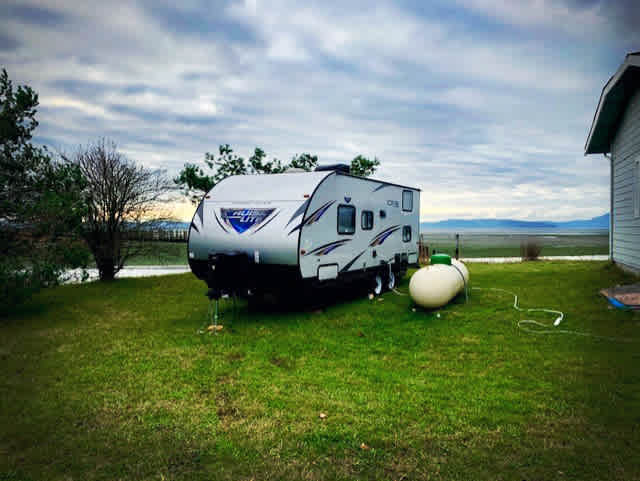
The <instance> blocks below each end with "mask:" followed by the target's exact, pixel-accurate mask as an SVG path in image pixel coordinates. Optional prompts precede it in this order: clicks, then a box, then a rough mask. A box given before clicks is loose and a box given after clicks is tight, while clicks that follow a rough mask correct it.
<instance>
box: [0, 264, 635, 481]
mask: <svg viewBox="0 0 640 481" xmlns="http://www.w3.org/2000/svg"><path fill="white" fill-rule="evenodd" d="M471 280H472V284H473V285H474V286H484V287H503V288H507V289H511V290H514V291H516V292H517V293H518V294H520V295H521V296H522V298H521V304H522V305H523V307H534V306H535V307H550V308H555V309H560V310H563V311H564V312H565V316H566V319H565V322H564V324H562V326H564V328H565V329H571V330H577V331H581V332H588V333H593V334H597V335H601V336H615V337H620V338H625V339H634V340H635V341H634V342H615V341H611V340H602V339H597V338H593V337H583V336H578V335H568V334H555V335H533V334H528V333H525V332H523V331H521V330H518V328H517V326H516V322H517V320H518V319H519V318H520V314H519V313H518V312H516V311H514V310H513V309H512V308H511V304H512V299H511V298H509V297H508V296H505V295H502V294H498V293H492V292H486V291H472V296H471V298H470V300H469V303H467V304H465V303H464V302H463V300H462V299H458V300H457V301H456V302H454V303H453V304H451V305H449V306H448V307H446V308H444V309H442V310H441V311H440V312H439V316H438V315H437V314H436V313H433V312H424V311H421V310H418V311H416V312H413V311H412V309H411V303H410V300H409V298H407V297H404V296H399V295H396V294H394V293H387V294H385V295H383V296H382V297H381V298H380V299H383V300H374V301H370V300H369V299H367V298H357V299H352V300H350V301H345V302H342V303H340V304H338V305H333V306H329V307H327V308H325V309H323V310H321V311H315V312H281V313H276V312H269V313H268V312H249V311H247V309H246V308H245V306H244V305H243V304H240V305H239V310H238V314H237V318H235V319H233V318H232V315H231V312H230V310H229V308H230V306H229V305H228V304H225V305H224V306H223V320H222V322H223V324H224V330H223V331H222V332H221V333H220V334H218V335H208V334H205V335H199V334H197V330H198V328H199V327H200V326H201V325H202V323H203V321H204V319H205V315H206V311H207V304H206V302H205V297H204V295H203V294H204V290H205V289H204V285H203V284H202V283H200V282H197V281H196V280H195V279H194V278H193V276H191V275H190V274H186V275H180V276H166V277H158V278H147V279H122V280H118V281H116V282H113V283H110V284H101V283H93V284H89V285H81V286H63V287H59V288H55V289H51V290H47V291H45V292H42V293H41V294H40V295H38V296H37V297H36V298H35V299H33V301H32V302H30V303H29V304H28V305H26V306H23V307H22V308H20V309H16V310H15V313H14V314H13V315H12V316H11V317H10V318H8V319H5V320H3V321H0V360H1V362H2V368H3V369H2V376H1V377H0V479H2V480H9V479H10V480H18V479H20V480H42V479H47V480H67V479H82V480H84V479H104V480H111V479H149V480H162V479H176V480H187V479H221V480H243V479H244V480H250V479H256V480H258V479H260V480H264V479H290V480H298V479H318V480H320V479H322V480H326V479H395V480H400V479H405V480H410V479H411V480H414V479H436V480H438V479H447V480H448V479H457V480H485V479H486V480H501V479H503V480H513V479H518V480H521V479H526V480H542V479H574V480H603V479H619V480H632V479H640V456H638V455H637V447H638V444H639V443H640V368H639V365H640V364H639V362H640V342H637V341H639V340H640V314H639V313H632V312H622V311H618V310H612V309H609V308H608V305H607V303H606V301H605V300H604V299H603V298H602V297H600V296H599V295H598V289H600V288H602V287H606V286H611V285H614V284H618V283H621V282H625V281H628V280H630V278H629V277H628V276H627V275H625V274H623V273H621V272H619V271H618V270H617V269H616V268H614V267H612V266H610V265H608V264H605V263H599V262H591V263H544V262H531V263H523V264H516V265H471ZM406 284H407V281H406V280H405V282H404V284H403V285H401V287H400V288H401V289H402V290H406V288H407V286H406ZM535 314H536V316H535V318H536V319H540V320H543V321H545V322H548V321H551V320H552V318H549V317H548V316H545V315H544V313H535ZM320 413H325V414H326V419H321V418H320V417H319V415H320ZM363 443H364V446H363Z"/></svg>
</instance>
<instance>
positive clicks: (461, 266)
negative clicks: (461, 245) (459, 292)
mask: <svg viewBox="0 0 640 481" xmlns="http://www.w3.org/2000/svg"><path fill="white" fill-rule="evenodd" d="M451 265H452V266H455V267H457V268H458V269H459V270H460V272H461V273H462V275H463V276H464V282H465V284H468V283H469V269H467V266H465V265H464V264H463V263H462V262H460V261H459V260H458V259H451Z"/></svg>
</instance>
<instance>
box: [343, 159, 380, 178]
mask: <svg viewBox="0 0 640 481" xmlns="http://www.w3.org/2000/svg"><path fill="white" fill-rule="evenodd" d="M379 165H380V161H379V160H378V158H377V157H374V158H373V159H368V158H367V157H365V156H364V155H357V156H355V157H354V158H353V160H352V161H351V166H350V168H349V170H350V172H351V174H353V175H359V176H360V177H369V176H371V175H373V174H374V173H375V171H376V170H377V169H378V166H379Z"/></svg>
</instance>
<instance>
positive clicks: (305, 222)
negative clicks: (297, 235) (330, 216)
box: [288, 200, 335, 235]
mask: <svg viewBox="0 0 640 481" xmlns="http://www.w3.org/2000/svg"><path fill="white" fill-rule="evenodd" d="M334 203H335V200H331V201H329V202H326V203H324V204H323V205H322V206H320V207H319V208H318V209H316V210H315V211H314V212H313V213H312V214H311V215H309V217H307V218H306V219H305V220H303V221H302V222H301V223H300V224H298V225H297V226H295V227H294V228H293V229H292V230H291V231H290V232H289V234H288V235H291V234H292V233H294V232H295V231H297V230H298V229H301V228H302V226H303V225H311V224H313V223H314V222H318V221H319V220H320V217H322V216H323V214H324V213H325V212H326V211H327V210H328V209H329V207H331V206H332V205H333V204H334Z"/></svg>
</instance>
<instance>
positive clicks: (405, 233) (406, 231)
mask: <svg viewBox="0 0 640 481" xmlns="http://www.w3.org/2000/svg"><path fill="white" fill-rule="evenodd" d="M402 241H403V242H410V241H411V226H410V225H405V226H404V227H403V228H402Z"/></svg>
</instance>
